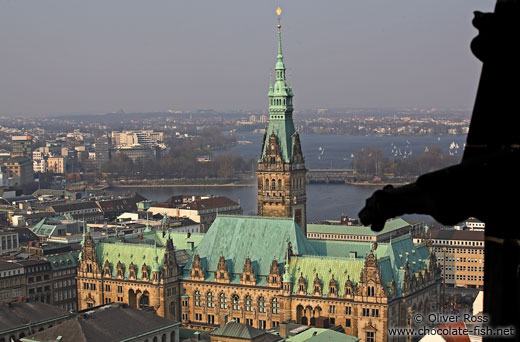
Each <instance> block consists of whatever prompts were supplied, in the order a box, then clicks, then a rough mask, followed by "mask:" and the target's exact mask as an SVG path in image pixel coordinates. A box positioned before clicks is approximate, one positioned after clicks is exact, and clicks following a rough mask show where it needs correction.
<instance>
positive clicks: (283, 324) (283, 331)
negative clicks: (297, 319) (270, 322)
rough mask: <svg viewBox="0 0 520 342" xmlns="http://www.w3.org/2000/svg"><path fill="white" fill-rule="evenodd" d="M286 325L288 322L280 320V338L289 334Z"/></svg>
mask: <svg viewBox="0 0 520 342" xmlns="http://www.w3.org/2000/svg"><path fill="white" fill-rule="evenodd" d="M288 325H289V323H288V322H281V323H280V337H281V338H287V337H289V336H287V333H288V331H287V329H288Z"/></svg>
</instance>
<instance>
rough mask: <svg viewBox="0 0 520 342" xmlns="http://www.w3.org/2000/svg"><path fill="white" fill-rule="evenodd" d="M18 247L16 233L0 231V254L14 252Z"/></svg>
mask: <svg viewBox="0 0 520 342" xmlns="http://www.w3.org/2000/svg"><path fill="white" fill-rule="evenodd" d="M19 247H20V243H19V241H18V233H16V231H0V254H4V253H11V252H16V251H17V250H18V248H19Z"/></svg>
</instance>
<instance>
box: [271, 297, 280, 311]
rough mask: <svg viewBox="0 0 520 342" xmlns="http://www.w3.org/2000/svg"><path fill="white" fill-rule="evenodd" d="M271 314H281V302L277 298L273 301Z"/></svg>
mask: <svg viewBox="0 0 520 342" xmlns="http://www.w3.org/2000/svg"><path fill="white" fill-rule="evenodd" d="M271 312H272V313H273V314H279V313H280V301H279V300H278V298H276V297H274V298H273V299H272V300H271Z"/></svg>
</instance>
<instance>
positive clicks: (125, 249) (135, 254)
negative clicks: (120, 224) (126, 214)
mask: <svg viewBox="0 0 520 342" xmlns="http://www.w3.org/2000/svg"><path fill="white" fill-rule="evenodd" d="M139 235H142V239H141V238H140V237H139ZM168 236H170V237H171V239H172V241H173V245H174V247H175V249H176V250H186V251H188V252H190V253H191V252H192V250H191V248H192V245H193V247H196V246H197V245H198V244H199V242H200V241H201V240H202V237H203V236H204V234H187V233H174V232H170V233H169V234H168V232H164V236H163V231H162V230H154V231H150V232H146V233H142V234H129V235H125V236H124V239H125V242H122V241H121V237H119V238H111V239H106V240H104V241H103V242H97V243H96V253H97V258H98V263H99V264H100V265H101V267H103V266H104V265H105V261H106V260H108V262H109V263H110V266H111V269H112V275H113V276H114V277H115V276H116V274H117V268H116V267H117V263H118V262H121V264H122V265H123V266H124V271H125V278H127V277H128V270H129V267H128V266H129V265H130V263H132V262H133V263H134V265H136V266H137V273H136V276H137V279H141V268H142V266H143V264H144V263H146V265H147V266H148V267H150V268H151V270H152V271H153V270H159V268H160V267H161V266H162V265H163V263H164V252H165V247H164V246H166V240H168Z"/></svg>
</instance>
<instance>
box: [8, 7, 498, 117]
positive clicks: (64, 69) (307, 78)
mask: <svg viewBox="0 0 520 342" xmlns="http://www.w3.org/2000/svg"><path fill="white" fill-rule="evenodd" d="M277 5H278V3H275V2H265V3H264V2H262V3H255V4H249V3H248V4H247V5H246V4H243V3H240V2H237V1H226V2H224V3H222V2H220V3H219V4H218V5H217V4H213V3H208V2H199V3H196V4H191V3H182V4H173V3H171V4H165V3H162V4H151V5H150V4H147V5H145V6H143V5H142V4H139V3H134V2H130V3H128V2H125V3H124V5H123V3H120V2H117V1H116V2H113V3H110V4H105V3H103V4H102V3H100V2H94V3H90V4H88V5H87V4H65V3H63V2H60V1H50V2H46V3H45V4H19V3H4V4H3V5H2V7H3V8H2V11H1V13H2V14H0V16H1V18H2V20H1V22H2V24H0V25H2V30H1V31H2V32H3V35H2V36H0V43H2V45H3V46H4V47H6V49H5V52H4V54H3V58H2V59H3V63H1V64H0V70H1V72H2V75H3V76H4V77H3V78H2V80H1V81H0V103H2V105H0V114H1V115H16V114H70V113H107V112H117V111H119V110H120V109H123V110H124V111H126V112H154V111H167V110H196V109H203V108H211V109H216V110H222V111H225V110H257V111H262V110H265V109H266V108H267V102H266V100H265V96H262V94H263V93H267V88H268V80H269V74H270V73H272V71H271V70H270V67H271V63H272V59H273V58H272V54H273V52H274V51H276V46H275V45H274V44H273V42H272V40H273V38H274V34H273V27H274V26H275V25H276V14H275V13H274V9H275V8H276V7H277ZM280 6H281V7H282V8H283V9H284V13H283V14H282V24H283V25H284V32H285V35H286V37H287V38H288V41H289V42H290V43H288V44H286V45H285V46H284V50H285V55H286V58H287V60H288V61H289V62H290V65H291V67H290V68H289V69H288V76H289V78H290V79H291V80H293V86H294V88H295V92H296V93H297V94H298V96H297V97H296V98H295V101H296V102H295V109H296V110H306V109H310V108H322V107H326V108H330V107H403V106H409V107H423V108H424V107H430V108H431V107H438V108H463V109H469V108H471V106H472V105H473V101H474V94H475V90H476V87H477V82H478V74H479V71H480V67H481V64H480V63H479V62H478V61H477V60H476V59H475V58H474V57H473V56H472V55H471V52H470V49H469V43H470V41H471V39H472V38H473V37H474V36H476V34H477V32H476V30H475V29H474V28H472V26H471V18H472V12H473V11H474V10H483V11H488V10H491V9H492V6H493V2H492V1H479V2H469V1H466V2H462V3H456V4H445V7H444V8H443V7H442V6H441V8H436V6H434V5H433V4H431V5H430V4H415V3H413V2H412V1H404V2H401V3H399V4H391V5H390V4H385V3H383V2H380V1H372V2H370V3H364V4H357V3H356V4H354V3H342V2H334V3H331V4H327V6H325V7H317V6H315V5H314V4H312V3H310V2H299V3H298V4H296V3H295V2H293V1H286V2H283V3H281V4H280ZM35 9H37V10H35ZM208 13H211V14H208ZM461 18H466V20H461ZM396 19H398V20H396ZM309 23H311V24H309ZM136 24H138V25H136ZM64 27H66V28H67V30H63V28H64Z"/></svg>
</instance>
